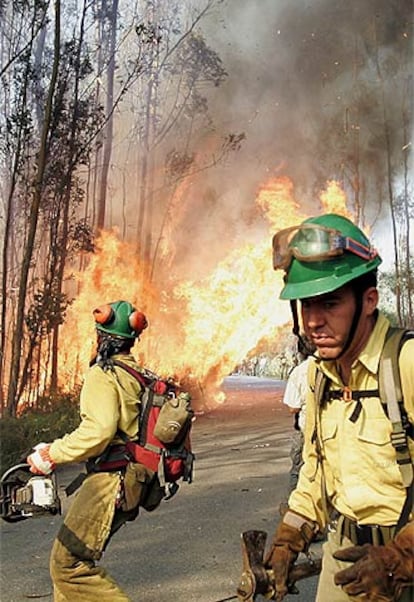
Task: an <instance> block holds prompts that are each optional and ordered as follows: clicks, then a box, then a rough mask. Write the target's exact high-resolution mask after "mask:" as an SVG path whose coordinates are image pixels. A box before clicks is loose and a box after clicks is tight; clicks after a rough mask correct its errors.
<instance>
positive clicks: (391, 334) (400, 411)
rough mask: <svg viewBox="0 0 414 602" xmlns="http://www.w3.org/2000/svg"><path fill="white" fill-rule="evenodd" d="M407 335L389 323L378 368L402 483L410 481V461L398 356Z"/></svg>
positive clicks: (406, 484) (411, 479) (411, 472)
mask: <svg viewBox="0 0 414 602" xmlns="http://www.w3.org/2000/svg"><path fill="white" fill-rule="evenodd" d="M408 338H411V337H410V333H409V331H407V330H404V329H403V328H394V327H391V328H389V329H388V332H387V336H386V340H385V345H384V349H383V351H382V354H381V359H380V365H379V371H378V385H379V390H380V399H381V402H382V403H383V404H384V405H385V406H386V408H385V409H386V413H387V415H388V418H389V419H390V421H391V425H392V433H391V442H392V444H393V446H394V449H395V453H396V457H397V463H398V466H399V468H400V471H401V475H402V479H403V483H404V486H405V487H409V486H410V485H411V483H412V482H413V465H412V461H411V456H410V450H409V447H408V441H407V432H406V430H405V428H404V426H405V425H404V420H403V415H405V417H406V413H405V410H404V406H403V395H402V388H401V378H400V367H399V361H398V360H399V355H400V351H401V347H402V345H403V344H404V342H405V341H406V340H408Z"/></svg>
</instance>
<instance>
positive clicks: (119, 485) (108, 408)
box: [27, 300, 165, 602]
mask: <svg viewBox="0 0 414 602" xmlns="http://www.w3.org/2000/svg"><path fill="white" fill-rule="evenodd" d="M93 316H94V319H95V326H96V333H97V354H96V357H95V358H94V359H93V361H92V362H91V366H90V368H89V370H88V372H87V373H86V375H85V379H84V383H83V386H82V391H81V395H80V415H81V422H80V425H79V426H78V428H76V429H75V430H74V431H72V432H71V433H68V434H67V435H65V436H64V437H63V438H61V439H57V440H55V441H53V442H52V443H51V444H46V443H40V444H38V445H37V446H36V448H35V449H34V451H33V453H31V454H30V455H29V456H28V458H27V462H28V464H29V465H30V467H31V471H32V472H33V473H35V474H50V473H51V472H52V471H53V470H54V469H55V467H56V465H60V464H67V463H79V462H86V469H87V471H86V472H87V474H84V475H82V477H81V478H80V480H79V482H81V484H80V487H78V488H77V484H78V483H74V484H73V485H72V486H70V487H71V488H72V489H76V488H77V489H78V490H77V492H76V497H75V498H74V500H73V502H72V504H71V506H70V508H69V510H68V512H67V514H66V516H65V518H64V521H63V524H62V526H61V528H60V530H59V532H58V535H57V537H56V539H55V541H54V544H53V548H52V553H51V558H50V573H51V577H52V581H53V588H54V600H55V602H61V601H62V602H63V601H64V600H65V601H66V600H67V601H69V600H70V601H73V602H75V601H76V602H98V601H99V602H102V601H103V600H107V601H108V602H121V601H122V602H126V601H127V600H129V598H128V597H127V595H126V594H125V593H124V592H123V591H122V590H121V589H120V588H119V587H118V585H117V584H116V583H115V581H113V579H112V578H111V577H110V576H109V575H108V574H107V573H106V571H105V569H104V568H103V567H102V566H99V565H98V564H96V561H98V560H99V559H100V558H101V556H102V553H103V550H104V548H106V546H107V545H108V543H109V540H110V539H111V537H112V535H113V534H114V533H115V532H116V531H117V530H118V529H119V528H120V527H121V526H122V525H123V524H124V523H125V522H126V521H130V520H134V519H135V518H136V516H137V515H138V512H139V509H140V507H144V508H145V509H147V510H153V509H155V508H156V507H157V506H158V505H159V504H160V502H161V499H162V498H163V497H164V495H165V490H164V488H163V487H161V486H160V483H159V481H158V477H157V475H156V474H155V473H154V472H153V471H152V470H150V469H149V468H147V467H146V466H144V465H143V464H140V463H137V462H134V463H132V462H126V461H125V450H124V446H123V439H120V438H119V435H118V433H119V432H120V431H123V432H124V433H126V435H127V436H128V437H129V438H130V439H132V440H135V439H136V438H137V436H138V432H137V429H138V403H137V400H138V398H139V393H140V387H141V385H140V384H139V382H138V380H137V379H136V378H134V376H133V375H131V374H130V373H129V372H128V371H126V370H125V369H123V368H121V367H119V366H118V365H116V364H115V362H117V361H122V363H123V364H124V365H127V366H129V367H130V368H133V369H134V370H136V371H139V370H140V367H139V366H138V364H137V363H136V361H135V359H134V357H133V355H132V353H131V349H132V347H133V345H134V343H135V341H136V340H137V339H138V338H139V336H140V334H141V332H142V331H143V330H144V329H145V328H146V327H147V320H146V318H145V315H144V314H143V313H142V312H140V311H138V310H137V309H135V307H134V306H133V305H132V304H131V303H129V302H128V301H123V300H121V301H116V302H114V303H109V304H107V305H103V306H101V307H98V308H96V309H95V310H94V311H93ZM122 450H124V451H122Z"/></svg>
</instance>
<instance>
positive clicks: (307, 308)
mask: <svg viewBox="0 0 414 602" xmlns="http://www.w3.org/2000/svg"><path fill="white" fill-rule="evenodd" d="M273 263H274V268H275V269H283V270H284V272H285V279H284V288H283V290H282V292H281V294H280V297H281V299H286V300H289V301H290V303H291V307H292V314H293V322H294V332H295V333H296V334H299V332H300V331H301V328H303V331H304V332H305V334H306V338H307V339H309V340H310V341H311V342H312V343H313V344H314V346H315V347H316V353H315V355H314V360H313V362H312V363H311V365H310V368H309V371H308V393H307V401H306V405H307V414H306V415H307V419H306V426H305V446H304V454H303V459H304V464H303V466H302V468H301V471H300V476H299V482H298V485H297V488H296V489H295V490H294V491H293V492H292V494H291V495H290V497H289V502H288V511H287V512H286V513H285V514H284V516H283V518H282V520H281V522H280V523H279V525H278V527H277V529H276V532H275V535H274V537H273V541H272V546H271V549H270V551H269V553H268V556H267V559H266V562H265V564H266V568H268V569H269V570H272V571H273V573H271V574H273V576H274V588H275V592H276V593H275V599H276V600H282V599H283V598H284V596H285V595H286V594H287V593H288V591H289V589H290V586H291V584H290V583H289V572H290V569H291V568H292V566H293V564H294V563H295V561H296V558H297V556H298V554H299V553H300V552H306V551H307V550H308V548H309V545H310V543H311V542H312V540H313V539H314V538H315V536H316V534H317V533H318V532H320V531H322V530H324V529H325V528H326V527H328V538H327V541H326V543H325V544H324V545H323V560H322V571H321V574H320V577H319V583H318V591H317V596H316V600H317V602H342V601H344V602H345V601H348V600H367V601H379V600H381V601H396V600H401V601H402V600H404V601H408V600H411V601H412V600H414V522H413V515H412V489H413V466H412V458H413V455H414V447H413V439H412V437H413V427H412V425H413V424H414V367H413V366H414V365H413V361H412V358H413V356H414V339H413V338H409V337H406V338H407V340H405V342H404V344H403V345H402V346H401V349H400V352H399V356H398V363H397V361H396V362H395V363H396V364H397V367H398V368H399V378H400V381H401V387H400V388H401V390H402V395H403V405H402V404H399V405H398V404H397V403H396V401H395V400H396V399H397V392H396V391H397V387H395V391H394V390H391V394H390V393H389V392H387V404H389V405H388V407H385V409H384V403H382V402H383V401H384V400H383V397H384V395H383V392H380V384H381V383H382V380H381V379H382V377H381V376H380V375H379V370H380V366H383V365H384V370H385V361H384V360H383V354H384V355H385V352H384V347H386V348H387V349H388V342H387V343H386V340H388V339H390V338H391V337H389V336H388V334H387V333H388V331H389V328H390V323H389V321H388V320H387V318H386V317H385V316H384V315H382V314H381V313H380V312H379V310H378V308H377V305H378V290H377V268H378V266H379V265H380V263H381V258H380V257H379V255H378V253H377V251H376V250H375V249H374V248H373V247H372V245H371V244H370V242H369V239H368V238H367V237H366V236H365V234H364V233H363V232H362V231H361V230H360V229H359V228H358V227H357V226H355V224H353V223H352V222H351V221H350V220H349V219H347V218H345V217H343V216H341V215H336V214H326V215H321V216H318V217H313V218H311V219H307V220H306V221H304V222H303V223H302V224H300V225H298V226H295V227H292V228H287V229H284V230H281V231H280V232H277V233H276V234H275V236H274V238H273ZM297 304H298V306H297ZM299 321H301V323H302V324H301V328H300V327H299ZM394 334H395V333H394ZM383 361H384V364H383ZM390 365H391V364H388V366H390ZM381 369H382V368H381ZM389 375H390V378H391V383H390V382H388V383H387V384H388V389H390V388H391V389H393V386H392V382H393V380H394V373H393V371H391V372H389ZM379 379H380V380H379ZM390 385H391V386H390ZM391 412H392V413H393V416H390V413H391ZM398 412H399V414H398ZM395 414H397V415H395ZM403 427H404V428H403Z"/></svg>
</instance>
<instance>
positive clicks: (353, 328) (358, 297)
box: [335, 293, 362, 360]
mask: <svg viewBox="0 0 414 602" xmlns="http://www.w3.org/2000/svg"><path fill="white" fill-rule="evenodd" d="M354 297H355V311H354V316H353V318H352V323H351V328H350V329H349V332H348V336H347V339H346V341H345V345H344V346H343V347H342V350H341V351H340V353H339V354H338V355H337V356H336V358H335V359H336V360H339V358H341V357H342V356H343V355H344V353H345V352H346V351H348V349H349V347H350V345H351V343H352V341H353V340H354V335H355V332H356V329H357V328H358V324H359V319H360V317H361V313H362V295H361V294H358V293H354Z"/></svg>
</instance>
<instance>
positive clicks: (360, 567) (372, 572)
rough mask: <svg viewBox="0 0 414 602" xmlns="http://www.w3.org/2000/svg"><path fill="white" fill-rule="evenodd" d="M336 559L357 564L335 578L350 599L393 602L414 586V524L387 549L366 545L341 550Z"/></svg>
mask: <svg viewBox="0 0 414 602" xmlns="http://www.w3.org/2000/svg"><path fill="white" fill-rule="evenodd" d="M334 557H335V558H336V559H337V560H344V561H345V562H354V563H355V564H354V565H353V566H351V567H350V568H348V569H344V570H343V571H339V572H338V573H336V575H335V583H336V585H341V586H342V589H343V590H344V591H345V592H346V593H347V594H348V595H350V596H357V595H362V594H363V595H364V596H365V597H364V600H367V601H372V602H374V601H375V602H380V601H381V602H394V601H396V600H398V599H399V597H400V596H401V593H402V591H403V589H404V588H405V587H409V586H411V585H414V523H410V524H408V525H406V526H405V527H404V528H403V529H401V531H400V532H399V533H398V535H397V536H396V537H395V539H393V540H392V541H390V542H389V543H387V545H385V546H372V545H370V544H365V545H363V546H355V547H350V548H346V549H345V550H338V552H335V554H334Z"/></svg>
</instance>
